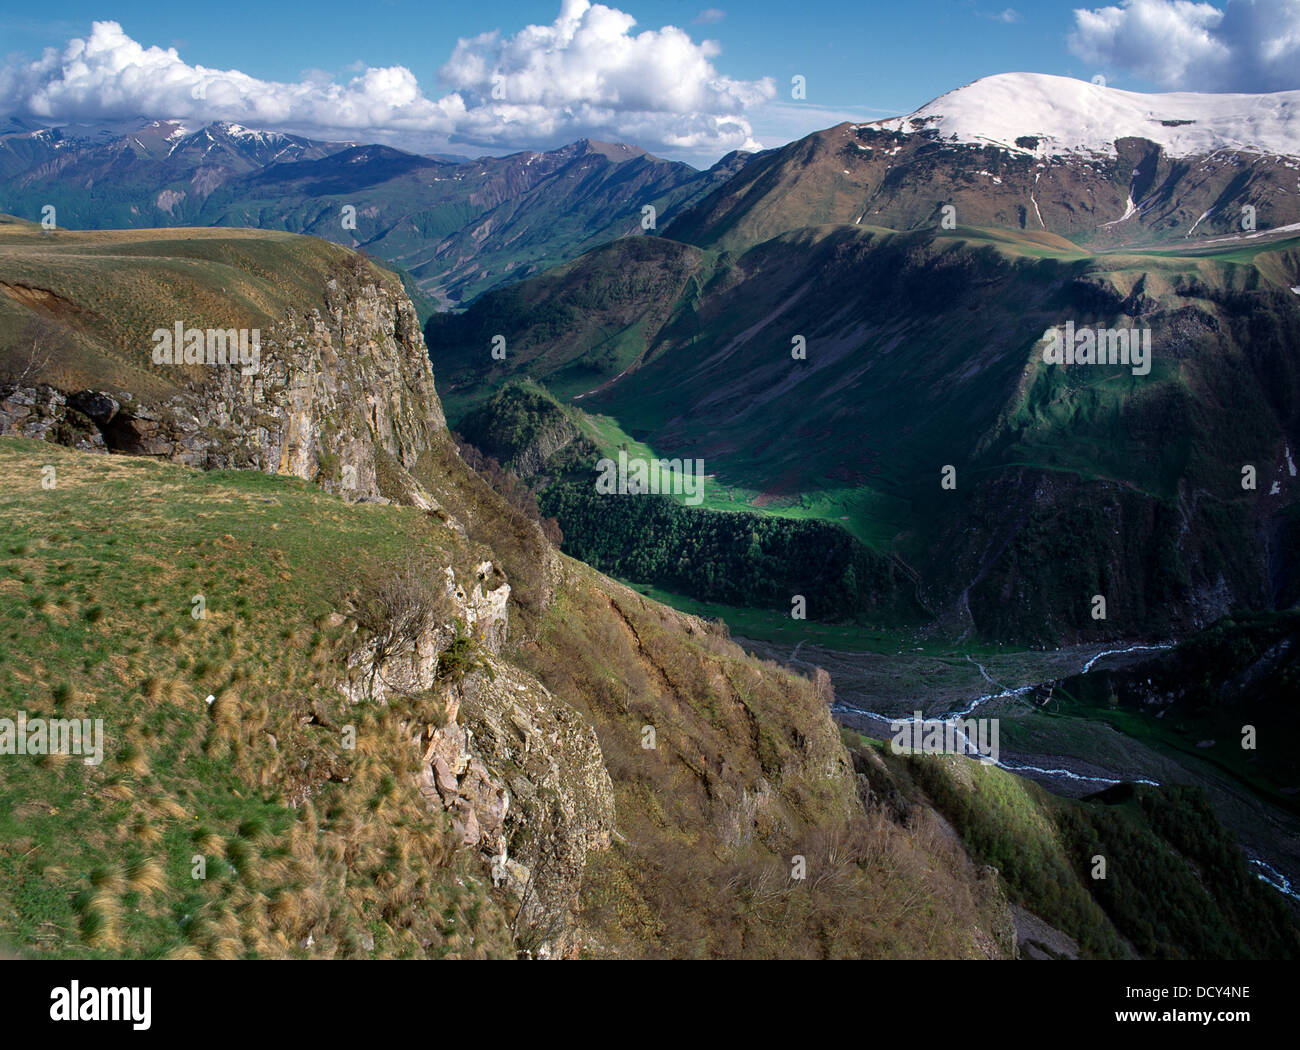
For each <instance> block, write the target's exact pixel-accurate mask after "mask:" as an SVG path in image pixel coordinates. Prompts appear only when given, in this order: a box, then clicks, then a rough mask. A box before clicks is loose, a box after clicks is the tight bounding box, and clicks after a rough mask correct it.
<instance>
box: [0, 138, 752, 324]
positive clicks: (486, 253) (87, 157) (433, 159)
mask: <svg viewBox="0 0 1300 1050" xmlns="http://www.w3.org/2000/svg"><path fill="white" fill-rule="evenodd" d="M746 157H747V155H746V154H741V153H733V154H730V155H729V156H727V157H725V158H723V160H721V161H720V162H719V163H718V164H717V165H715V166H714V167H713V168H711V169H710V170H709V171H707V172H700V171H697V170H696V169H694V168H692V167H691V166H690V165H688V164H681V163H678V162H674V161H665V160H660V159H659V158H657V157H653V156H651V155H650V154H648V153H646V152H645V151H644V150H642V149H639V148H637V147H635V146H628V145H623V144H619V143H602V142H593V141H590V140H586V139H584V140H581V141H579V142H575V143H572V144H570V145H568V146H564V147H562V148H560V149H557V150H552V151H550V152H547V153H533V152H525V153H516V154H513V155H511V156H508V157H484V158H481V159H478V160H469V159H467V158H463V157H441V156H419V155H416V154H412V153H406V152H403V151H402V150H397V149H393V148H392V147H389V146H380V145H358V144H356V143H351V142H318V141H315V140H312V139H307V138H303V137H301V136H297V135H286V134H281V133H278V132H267V131H258V130H254V129H250V128H245V127H242V126H240V125H238V124H229V123H224V122H218V123H213V124H208V125H206V126H203V127H199V128H190V127H188V126H186V125H185V124H183V123H181V122H179V121H167V120H152V121H145V120H140V121H127V122H118V123H115V124H105V125H94V126H89V125H87V126H69V127H64V128H42V127H37V126H34V125H32V124H30V123H27V122H24V121H21V120H15V119H13V118H10V119H8V120H7V121H6V122H5V123H3V124H0V211H2V212H7V213H10V214H14V215H18V216H21V217H26V218H28V219H39V218H40V217H41V215H42V208H44V207H45V206H46V205H53V206H54V207H55V209H56V211H55V215H56V219H57V222H58V224H59V225H60V226H62V227H66V228H72V229H116V228H124V227H127V228H130V227H157V226H247V227H256V228H262V229H275V230H287V231H289V232H293V233H307V234H312V235H314V236H318V237H321V238H324V239H325V240H329V241H333V242H335V243H338V244H343V245H346V246H348V247H351V248H363V249H365V250H366V251H367V252H369V253H371V254H373V255H375V256H376V257H378V258H380V259H382V260H384V261H385V262H387V263H389V264H391V265H393V266H394V267H397V268H398V269H400V270H402V271H404V272H405V273H407V274H408V275H409V277H410V281H409V284H411V285H413V286H414V287H412V288H411V290H412V291H413V292H414V291H416V290H417V289H418V292H419V293H420V294H422V295H424V296H426V297H428V298H429V299H431V300H436V301H438V302H441V303H443V304H444V305H454V304H456V303H458V302H462V301H466V300H468V299H471V298H473V297H474V296H475V295H477V294H478V293H479V292H481V291H483V290H484V289H486V288H491V287H494V286H496V285H498V284H501V283H503V282H507V281H510V280H513V279H517V278H519V277H522V276H526V275H528V274H532V273H535V272H538V271H540V270H542V269H545V268H546V267H548V266H551V265H554V264H555V263H558V262H563V261H566V260H568V259H570V258H572V257H574V256H575V255H577V254H579V253H580V252H582V251H585V250H586V249H588V248H591V247H594V246H596V245H599V244H603V243H605V242H606V241H609V240H612V239H613V238H615V237H619V236H622V235H624V234H627V233H632V232H640V231H641V229H642V222H643V217H644V216H645V212H644V211H643V209H644V208H645V207H646V206H650V207H653V208H654V209H655V213H654V226H655V228H658V227H659V226H661V225H662V224H663V223H664V222H667V221H668V220H670V219H671V218H672V217H673V216H674V214H675V213H676V212H677V211H679V210H681V209H682V208H685V207H687V206H689V205H691V204H693V203H695V202H696V201H698V200H699V199H700V198H702V197H703V196H704V195H706V194H707V193H708V192H709V191H711V190H712V189H713V188H714V187H716V186H717V185H719V184H720V183H721V182H723V181H725V179H726V178H728V177H729V176H730V175H731V174H733V173H734V172H735V171H736V170H738V169H739V167H740V166H741V164H742V163H743V162H744V160H745V159H746ZM345 209H353V210H352V211H350V212H345ZM647 222H648V220H647Z"/></svg>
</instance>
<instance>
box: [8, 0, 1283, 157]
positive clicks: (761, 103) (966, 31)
mask: <svg viewBox="0 0 1300 1050" xmlns="http://www.w3.org/2000/svg"><path fill="white" fill-rule="evenodd" d="M1215 2H1216V3H1217V4H1218V5H1219V9H1221V11H1222V14H1221V15H1219V16H1218V17H1216V13H1217V12H1216V8H1215V7H1213V6H1211V5H1209V4H1200V5H1190V4H1188V5H1182V6H1181V7H1180V6H1177V5H1175V4H1174V3H1173V2H1172V0H1116V3H1117V4H1119V5H1120V6H1114V5H1103V4H1097V5H1096V6H1095V8H1093V9H1092V10H1093V11H1094V13H1093V14H1092V15H1091V18H1090V20H1089V19H1088V17H1087V15H1086V12H1087V11H1088V5H1087V3H1086V2H1084V0H1032V2H1028V3H1024V2H1022V3H1015V2H1013V3H1011V4H1007V3H1006V2H1005V0H998V2H992V3H982V2H980V0H907V2H899V0H891V2H888V3H875V2H870V0H866V2H864V0H854V2H849V0H799V2H796V0H745V2H743V3H734V4H733V3H729V2H728V0H705V2H701V0H608V7H610V8H613V9H614V10H615V11H617V12H623V13H625V15H626V16H630V19H635V23H636V24H635V27H632V28H627V29H626V30H624V29H623V28H622V26H621V25H620V24H615V23H617V22H618V18H619V17H621V16H614V15H611V16H609V17H607V18H605V19H604V20H603V24H604V29H602V30H601V32H604V33H606V34H611V35H610V40H611V41H612V43H611V45H610V46H609V47H604V46H602V47H601V48H599V49H597V50H596V51H595V52H590V51H589V52H587V53H585V54H583V55H577V54H571V55H569V56H568V57H567V58H566V57H563V56H561V57H558V58H557V57H555V56H554V55H552V56H551V58H549V59H548V58H544V57H539V56H541V53H542V52H545V51H547V49H548V48H551V49H553V48H554V45H555V40H556V39H557V37H546V38H543V39H541V40H540V41H537V40H532V39H531V38H529V37H527V36H526V35H525V36H520V34H521V31H523V30H524V29H525V27H526V26H529V25H537V26H542V27H558V26H559V25H560V21H561V4H562V3H563V4H564V5H565V6H566V8H567V9H568V15H569V16H570V17H571V18H572V19H573V20H574V22H573V24H575V25H576V24H578V21H579V20H589V21H590V23H591V24H592V25H594V24H595V21H594V18H595V15H597V14H599V12H598V11H596V10H586V9H587V8H588V6H589V5H588V4H587V2H586V0H495V2H494V0H484V2H481V3H445V2H428V0H425V2H416V0H372V2H370V3H366V4H356V3H354V2H342V0H320V2H317V3H313V4H312V5H310V7H307V6H305V5H304V6H299V5H296V4H293V5H289V4H282V3H281V4H273V3H268V2H266V0H256V2H254V0H228V2H223V3H221V4H219V5H218V4H176V3H171V2H169V3H161V2H158V0H96V2H94V3H90V2H83V0H51V2H48V3H45V4H43V5H41V7H40V15H39V17H21V18H20V17H15V16H14V15H12V14H9V15H4V16H0V56H4V58H3V61H4V63H5V65H4V71H2V72H0V111H9V112H20V113H21V112H27V113H30V114H34V115H36V116H37V117H40V118H44V119H47V120H51V121H54V120H67V119H79V118H81V119H96V118H101V117H106V116H113V115H122V116H124V115H126V111H128V110H134V111H140V112H143V111H144V110H145V109H148V110H150V111H149V112H144V115H146V116H150V117H166V116H181V117H184V118H186V119H191V118H200V117H202V118H208V117H222V116H224V117H226V118H227V119H233V120H237V121H239V122H242V123H247V124H254V123H256V124H259V125H261V126H266V125H271V124H280V125H282V126H285V127H291V128H292V129H293V130H303V131H307V132H308V133H313V132H314V133H320V132H323V131H327V130H330V131H339V132H340V133H341V134H342V135H343V136H344V137H348V138H353V139H359V140H372V139H377V140H385V141H393V142H395V143H396V144H399V145H404V146H406V147H407V148H418V149H423V150H429V151H432V150H434V149H443V150H451V151H454V152H464V153H477V152H495V153H502V152H509V151H510V150H512V149H515V148H522V147H523V146H536V147H538V148H546V147H550V146H553V145H557V144H559V142H560V141H569V140H571V139H572V138H576V137H579V133H587V132H590V133H593V137H614V136H617V137H620V138H623V139H625V140H627V141H633V142H637V143H638V144H641V145H644V146H646V147H647V148H651V149H653V150H654V151H655V152H657V153H659V154H661V155H664V156H677V157H680V158H682V159H687V160H690V161H692V162H693V163H697V164H698V163H708V162H711V161H712V160H714V159H716V158H717V157H718V156H720V155H721V154H722V153H723V152H725V151H726V149H728V148H732V147H734V146H737V145H742V144H743V145H747V146H749V147H750V148H752V147H753V146H754V145H755V144H758V145H762V146H773V145H779V144H781V143H782V142H785V141H788V140H790V139H792V138H795V137H798V136H799V135H802V134H805V133H807V132H809V131H812V130H815V129H817V128H821V127H826V126H829V125H831V124H834V123H837V122H838V121H840V120H844V119H859V120H869V119H873V118H876V117H880V116H888V115H894V114H898V113H905V112H908V111H910V110H912V109H915V108H916V107H917V106H919V105H921V104H922V103H924V102H926V101H928V100H929V99H930V98H933V97H934V96H936V95H939V94H942V93H943V92H944V91H947V90H949V89H951V88H953V87H957V86H960V85H961V84H963V83H966V82H969V81H971V80H974V79H976V78H978V77H981V76H985V75H988V74H992V73H999V72H1011V71H1029V72H1040V73H1053V74H1058V75H1062V76H1072V77H1080V78H1083V79H1090V78H1092V77H1093V76H1094V75H1096V74H1098V73H1100V74H1102V75H1104V76H1105V77H1106V78H1107V82H1108V83H1109V84H1110V85H1111V86H1115V87H1123V88H1128V89H1130V90H1139V91H1151V90H1168V89H1174V88H1177V89H1187V90H1224V89H1235V90H1278V89H1280V88H1300V72H1298V66H1300V50H1298V49H1300V2H1297V0H1215ZM715 5H716V6H715ZM1076 8H1082V9H1084V11H1085V16H1080V15H1079V14H1077V13H1076ZM1247 16H1249V17H1247ZM96 21H99V22H105V21H110V22H114V23H117V24H118V26H120V35H114V34H112V33H109V32H104V33H101V34H100V35H99V39H100V44H101V46H100V48H99V51H100V53H101V58H100V65H99V66H98V67H96V68H94V69H91V70H89V71H87V70H84V69H82V70H78V69H77V68H75V63H70V60H69V59H68V58H67V56H66V55H63V56H61V57H60V59H59V60H58V61H56V62H53V63H46V64H45V65H44V66H43V67H42V68H41V69H39V70H37V69H34V67H33V66H32V63H34V62H36V61H37V60H38V59H39V58H40V56H41V54H42V52H43V51H44V49H46V48H56V49H59V51H60V52H63V51H64V49H66V48H67V46H68V41H69V40H72V39H75V38H81V39H87V38H89V37H90V35H91V26H92V23H94V22H96ZM583 24H587V23H586V22H584V23H583ZM669 25H671V26H677V27H679V28H680V29H681V30H683V31H684V32H685V34H686V35H687V36H688V37H689V42H688V43H689V45H690V46H689V47H687V46H686V44H683V43H682V41H683V40H685V38H683V37H681V36H680V35H678V36H674V37H672V38H671V39H669V38H668V37H665V38H663V39H662V40H658V41H657V42H654V43H651V44H645V42H644V41H643V42H642V43H643V44H644V45H645V51H644V53H643V54H642V55H641V57H640V58H639V59H638V58H636V57H635V56H631V57H628V58H626V59H623V58H619V57H617V56H618V54H619V49H620V48H621V47H623V45H624V42H625V41H628V40H633V39H634V38H636V37H637V36H638V35H639V34H641V33H643V32H645V31H647V30H650V31H657V30H660V29H661V28H662V27H664V26H669ZM611 26H612V28H611ZM493 30H496V31H498V32H499V40H498V41H497V42H491V41H489V42H486V43H482V44H478V45H472V46H470V47H468V48H464V49H462V50H461V52H459V53H458V54H457V56H456V59H455V62H451V60H452V59H453V52H454V49H456V47H457V41H458V40H459V39H461V38H467V39H468V38H474V37H476V36H478V35H479V34H483V33H486V32H490V31H493ZM557 32H558V29H557ZM1288 34H1291V35H1292V37H1293V39H1291V45H1292V46H1291V47H1290V50H1289V51H1288V50H1286V47H1285V46H1284V47H1283V54H1282V55H1281V58H1280V60H1279V56H1278V48H1279V44H1278V41H1279V40H1281V41H1283V44H1285V41H1286V40H1287V39H1288ZM561 35H563V34H561ZM705 41H716V44H717V45H718V46H717V48H716V49H715V48H712V47H710V46H709V45H707V44H705V43H704V42H705ZM502 42H504V50H503V49H502V47H503V44H502ZM136 45H138V46H139V48H141V49H144V50H145V51H148V49H151V48H161V49H168V48H174V49H175V50H176V53H177V54H176V59H177V60H178V61H173V60H171V59H165V60H164V58H162V57H160V56H159V55H158V54H152V57H149V56H145V58H133V57H132V55H133V54H134V51H133V49H135V48H136ZM1216 48H1217V49H1216ZM692 49H694V50H692ZM630 50H635V49H630ZM104 56H107V57H104ZM662 56H667V57H662ZM146 58H147V59H148V61H146ZM552 60H553V61H552ZM150 62H153V63H155V64H156V65H155V66H150V64H149V63H150ZM638 62H641V63H642V65H638V64H637V63H638ZM645 62H650V63H656V64H657V65H656V68H660V67H662V65H663V64H664V62H667V63H668V64H670V65H671V64H672V63H678V62H680V64H681V69H680V71H677V70H676V68H675V67H674V71H673V73H672V75H671V76H670V77H669V81H670V83H669V84H664V85H647V88H646V93H645V94H646V97H644V98H640V99H633V98H632V97H631V96H632V95H634V94H636V88H637V86H638V85H639V84H644V83H645V82H646V80H647V78H646V76H645V69H646V67H645V65H644V63H645ZM133 63H134V64H135V65H136V67H138V68H136V72H135V74H134V75H133V74H132V65H133ZM449 63H450V64H451V65H452V66H454V69H452V70H451V73H452V75H451V77H450V78H449V77H448V71H449ZM196 67H204V68H205V69H206V70H207V71H209V72H208V74H205V75H204V76H203V77H201V78H200V79H202V80H203V81H204V84H205V86H204V88H203V91H204V93H205V97H204V98H202V99H199V98H194V97H193V96H194V95H195V93H196V92H197V91H198V90H199V89H198V88H195V87H193V86H192V85H191V83H190V80H188V79H186V78H187V77H193V76H197V74H194V73H193V70H194V69H195V68H196ZM366 67H374V68H376V69H382V70H392V69H393V67H403V68H404V69H405V70H407V71H409V75H410V78H411V79H408V78H407V77H406V76H405V75H402V74H398V73H385V74H382V75H376V76H372V77H370V78H369V79H368V80H367V81H366V82H365V83H364V84H361V85H358V86H356V87H354V88H353V89H351V91H350V92H349V91H348V90H347V89H345V87H344V85H347V84H349V82H351V81H353V79H354V78H356V77H358V76H359V75H361V74H362V73H363V71H364V69H365V68H366ZM232 70H234V71H238V72H240V73H242V74H245V75H246V78H251V80H250V81H248V82H244V81H240V82H234V81H233V80H231V79H230V78H227V79H226V82H225V83H223V84H220V85H218V84H216V81H215V80H213V76H215V74H214V73H213V72H212V71H217V72H218V73H220V72H223V71H224V72H228V71H232ZM499 70H503V71H504V72H503V73H502V74H501V76H502V88H501V90H502V95H503V97H502V99H501V100H500V101H499V104H498V100H496V99H495V96H493V95H492V94H491V90H492V88H491V85H490V84H489V81H488V78H489V77H490V76H492V75H493V73H494V71H499ZM440 73H441V76H440ZM796 74H798V75H802V76H804V77H806V80H807V98H806V99H805V100H800V101H795V100H792V99H791V98H790V90H791V77H792V76H794V75H796ZM592 77H595V78H598V81H599V83H600V84H601V85H602V87H600V88H599V89H596V88H592V87H591V86H590V85H591V84H594V83H597V80H593V79H589V78H592ZM620 77H622V78H623V79H622V80H620V79H619V78H620ZM719 78H722V79H725V81H726V83H725V84H723V85H722V86H721V87H719V86H718V84H717V83H716V81H717V80H718V79H719ZM218 79H220V78H219V77H218ZM209 82H211V84H212V85H213V86H211V87H209V86H208V85H209ZM330 83H333V84H334V85H336V87H333V88H331V87H326V86H322V85H327V84H330ZM51 85H53V86H52V87H51ZM167 85H170V87H167ZM295 85H297V87H295ZM303 85H306V87H304V86H303ZM670 86H671V87H677V86H680V87H681V88H682V91H681V97H680V98H674V99H673V100H671V101H670V100H666V98H665V96H666V94H667V93H668V89H669V87H670ZM169 91H170V92H171V94H169V93H168V92H169ZM589 91H590V92H595V93H597V94H599V93H600V92H604V93H605V95H606V97H603V98H590V97H588V95H587V94H584V92H589ZM339 92H343V93H344V94H345V95H346V98H345V99H344V102H346V105H345V104H344V102H340V101H339V100H338V95H339ZM413 93H414V95H416V96H418V98H413V97H412V96H413ZM453 94H454V95H455V98H451V97H450V96H452V95H453ZM509 106H513V107H514V108H512V109H509V110H508V115H507V118H506V119H505V120H504V125H505V126H504V127H503V120H502V113H506V112H507V110H503V109H502V108H501V107H509ZM166 109H170V110H172V112H164V111H163V110H166ZM332 113H334V114H338V115H339V116H338V122H337V127H329V126H328V125H330V123H331V121H332V120H333V119H334V118H333V117H332V116H331V114H332Z"/></svg>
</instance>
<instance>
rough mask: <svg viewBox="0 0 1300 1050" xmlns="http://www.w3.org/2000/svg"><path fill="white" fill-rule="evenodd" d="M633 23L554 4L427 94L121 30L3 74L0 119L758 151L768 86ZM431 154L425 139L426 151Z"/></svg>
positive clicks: (571, 0) (699, 47)
mask: <svg viewBox="0 0 1300 1050" xmlns="http://www.w3.org/2000/svg"><path fill="white" fill-rule="evenodd" d="M635 25H636V21H635V19H633V18H632V16H631V15H628V14H625V13H624V12H622V11H619V10H616V9H614V8H611V7H607V6H604V5H602V4H592V3H590V2H589V0H562V5H561V9H560V14H559V17H558V18H557V19H556V20H555V22H554V23H552V24H551V25H547V26H537V25H530V26H527V27H525V28H524V29H522V30H520V31H519V32H518V33H516V34H515V35H514V36H509V37H502V36H500V35H499V34H497V33H495V32H493V33H485V34H482V35H480V36H477V37H473V38H471V39H468V40H461V41H459V42H458V43H457V45H456V47H455V49H454V50H453V51H452V54H451V57H450V58H449V59H448V60H447V62H446V64H445V65H444V66H443V67H442V69H441V70H440V74H439V75H440V76H441V78H442V79H443V80H444V82H445V84H446V87H447V88H449V89H450V91H449V93H447V94H445V95H443V96H442V97H440V98H430V97H429V96H427V95H426V94H425V93H424V91H423V90H422V88H421V86H420V84H419V83H418V82H417V81H416V78H415V75H414V74H413V73H412V72H411V71H410V70H409V69H407V68H405V67H404V66H389V67H385V68H376V67H366V68H364V70H361V71H358V72H357V75H356V76H354V77H353V78H352V79H351V80H349V81H347V82H346V83H336V82H334V81H333V80H332V79H330V78H328V77H325V76H322V75H321V74H320V73H319V72H318V71H316V70H312V71H309V72H308V73H306V74H305V75H304V76H303V78H302V79H300V80H299V81H297V82H292V83H285V82H277V81H269V80H261V79H258V78H256V77H252V76H249V75H247V74H245V73H241V72H239V71H238V70H233V69H232V70H221V69H209V68H206V67H203V66H197V65H190V64H189V63H187V62H185V61H184V60H183V59H181V57H180V55H179V54H178V52H177V51H176V49H175V48H166V49H164V48H159V47H146V46H144V45H142V44H140V43H137V42H136V41H135V40H133V39H132V38H131V37H130V36H128V35H127V34H126V33H125V32H124V31H123V29H122V27H121V26H120V25H119V24H118V23H116V22H96V23H94V26H93V27H92V31H91V33H90V35H89V36H88V37H87V38H85V39H73V40H70V41H68V43H67V45H66V46H64V47H63V48H61V49H58V48H50V49H47V50H46V52H45V53H44V54H43V55H42V56H41V58H40V59H38V60H37V61H35V62H30V63H25V64H10V65H8V66H4V67H0V112H18V113H22V114H25V115H29V116H33V117H37V118H43V119H46V120H49V121H53V122H57V121H61V120H94V119H108V118H121V117H133V116H137V115H142V116H148V117H151V118H165V117H177V118H190V119H194V120H216V119H222V120H231V121H235V122H238V123H241V124H247V125H251V126H255V127H266V128H278V129H284V130H293V131H299V132H304V133H307V134H312V133H316V134H322V133H330V134H339V133H342V134H344V135H346V136H348V137H359V136H363V135H366V136H370V137H372V138H376V139H384V140H392V139H393V138H394V137H399V138H401V139H403V140H404V141H406V142H408V143H409V142H410V141H411V137H412V136H413V135H418V136H421V137H423V136H430V137H432V138H434V139H436V140H440V141H441V142H443V143H447V142H450V143H467V144H471V145H473V146H476V147H480V148H483V149H494V148H526V147H548V146H554V145H560V144H562V143H564V142H568V141H571V140H573V139H575V138H580V137H584V136H586V137H591V138H613V139H623V140H627V141H630V142H635V143H637V144H638V145H641V146H644V147H645V148H648V149H651V150H661V151H664V152H675V153H683V152H685V153H694V154H714V155H716V154H718V153H721V152H723V151H726V150H730V149H736V148H748V149H752V148H755V147H756V146H757V143H756V142H755V141H754V137H753V132H752V128H751V126H750V123H749V121H748V119H746V116H745V111H746V110H747V109H748V108H750V107H753V106H755V105H757V104H760V103H763V102H766V101H767V100H769V99H771V98H772V97H773V96H774V95H775V93H776V92H775V85H774V84H773V83H772V81H771V80H770V78H764V79H762V80H758V81H743V80H733V79H731V78H729V77H726V76H723V75H722V74H720V73H719V72H718V71H717V70H716V68H715V67H714V65H713V60H714V59H715V58H716V57H717V56H718V54H719V53H720V50H721V49H720V48H719V46H718V45H717V44H716V43H714V42H712V41H708V40H705V41H701V42H699V43H696V42H695V41H693V40H692V39H691V38H690V36H689V35H688V34H687V33H686V32H684V31H683V30H681V29H678V28H676V27H673V26H665V27H664V28H662V29H659V30H648V31H643V32H639V33H636V32H633V27H634V26H635ZM426 146H427V142H426Z"/></svg>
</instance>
